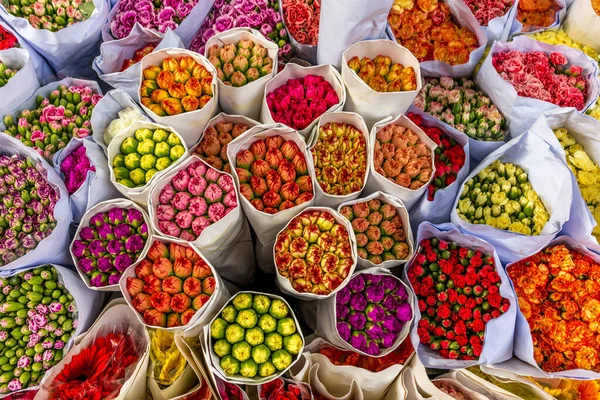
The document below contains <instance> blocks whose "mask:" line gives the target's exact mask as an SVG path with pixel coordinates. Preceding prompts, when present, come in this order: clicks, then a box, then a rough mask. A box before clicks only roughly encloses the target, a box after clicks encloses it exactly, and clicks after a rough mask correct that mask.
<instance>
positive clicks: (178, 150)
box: [169, 145, 185, 161]
mask: <svg viewBox="0 0 600 400" xmlns="http://www.w3.org/2000/svg"><path fill="white" fill-rule="evenodd" d="M184 154H185V148H184V147H183V146H182V145H176V146H173V147H171V151H170V152H169V156H170V157H171V160H173V161H177V160H179V159H180V158H181V157H182V156H183V155H184Z"/></svg>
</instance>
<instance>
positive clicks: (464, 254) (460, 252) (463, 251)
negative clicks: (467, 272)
mask: <svg viewBox="0 0 600 400" xmlns="http://www.w3.org/2000/svg"><path fill="white" fill-rule="evenodd" d="M468 251H469V249H467V248H466V247H461V248H460V250H458V256H459V257H460V258H467V253H468Z"/></svg>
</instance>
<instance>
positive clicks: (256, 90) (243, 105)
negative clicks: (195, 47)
mask: <svg viewBox="0 0 600 400" xmlns="http://www.w3.org/2000/svg"><path fill="white" fill-rule="evenodd" d="M242 39H250V40H252V41H253V42H254V43H256V44H260V45H261V46H263V47H264V48H266V49H267V54H268V56H269V58H270V59H271V60H273V71H272V73H271V74H270V75H265V76H262V77H260V78H259V79H257V80H255V81H254V82H250V83H248V84H246V85H244V86H242V87H233V86H227V85H225V84H224V83H223V82H222V81H221V80H220V79H218V78H217V85H218V86H219V106H220V107H221V108H222V109H223V111H224V112H226V113H227V114H239V115H245V116H247V117H249V118H252V119H255V120H257V119H258V118H259V117H260V110H261V107H262V97H263V95H264V93H265V86H266V85H267V82H268V81H269V80H270V79H271V78H273V77H274V76H275V75H276V74H277V65H278V61H277V53H278V52H279V47H278V46H277V44H275V43H273V42H272V41H270V40H268V39H265V37H264V36H263V35H261V33H260V32H259V31H257V30H254V29H250V28H235V29H231V30H228V31H225V32H221V33H217V34H216V35H215V36H213V37H211V38H210V39H208V42H206V46H205V50H204V56H205V57H206V58H208V52H209V50H210V48H211V47H212V46H214V45H218V46H219V47H224V46H225V45H228V44H237V43H238V42H239V41H240V40H242Z"/></svg>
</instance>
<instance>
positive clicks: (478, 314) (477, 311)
mask: <svg viewBox="0 0 600 400" xmlns="http://www.w3.org/2000/svg"><path fill="white" fill-rule="evenodd" d="M473 318H475V319H479V318H481V310H480V309H478V308H476V309H474V310H473Z"/></svg>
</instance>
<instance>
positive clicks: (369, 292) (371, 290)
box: [365, 284, 385, 303]
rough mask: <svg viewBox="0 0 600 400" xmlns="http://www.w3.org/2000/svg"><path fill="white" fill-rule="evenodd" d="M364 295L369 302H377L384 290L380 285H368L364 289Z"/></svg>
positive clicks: (379, 300)
mask: <svg viewBox="0 0 600 400" xmlns="http://www.w3.org/2000/svg"><path fill="white" fill-rule="evenodd" d="M365 296H366V297H367V300H368V301H369V303H379V302H381V300H383V296H385V291H384V290H383V287H382V286H381V285H378V284H375V285H370V286H367V288H366V289H365Z"/></svg>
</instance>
